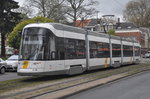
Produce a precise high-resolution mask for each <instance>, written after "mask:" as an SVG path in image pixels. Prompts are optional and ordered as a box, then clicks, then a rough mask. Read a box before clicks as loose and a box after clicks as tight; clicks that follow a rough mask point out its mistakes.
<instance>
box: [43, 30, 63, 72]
mask: <svg viewBox="0 0 150 99" xmlns="http://www.w3.org/2000/svg"><path fill="white" fill-rule="evenodd" d="M46 38H47V39H45V40H46V42H47V43H46V44H47V45H45V46H47V48H46V49H45V50H46V51H47V53H46V55H45V56H47V57H48V60H47V61H46V62H45V71H47V72H48V71H60V70H63V69H64V60H62V59H63V57H64V55H63V48H61V47H63V44H64V43H63V38H60V37H56V36H55V35H54V34H53V33H52V32H50V33H48V34H47V36H46ZM46 51H45V52H46Z"/></svg>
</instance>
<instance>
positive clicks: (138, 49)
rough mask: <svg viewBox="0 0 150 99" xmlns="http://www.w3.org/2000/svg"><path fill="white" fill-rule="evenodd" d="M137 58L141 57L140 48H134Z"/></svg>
mask: <svg viewBox="0 0 150 99" xmlns="http://www.w3.org/2000/svg"><path fill="white" fill-rule="evenodd" d="M134 51H135V56H140V47H134Z"/></svg>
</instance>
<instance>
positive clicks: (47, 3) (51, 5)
mask: <svg viewBox="0 0 150 99" xmlns="http://www.w3.org/2000/svg"><path fill="white" fill-rule="evenodd" d="M64 1H65V0H28V2H27V4H29V5H30V6H31V7H33V8H34V9H35V10H37V12H38V13H37V15H41V16H44V17H48V18H51V19H54V20H55V21H59V20H65V17H64V15H65V11H66V9H65V8H64V6H63V2H64Z"/></svg>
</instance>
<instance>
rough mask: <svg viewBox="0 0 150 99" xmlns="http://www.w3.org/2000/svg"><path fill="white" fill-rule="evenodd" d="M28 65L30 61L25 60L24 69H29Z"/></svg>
mask: <svg viewBox="0 0 150 99" xmlns="http://www.w3.org/2000/svg"><path fill="white" fill-rule="evenodd" d="M28 65H29V62H28V61H24V62H23V69H27V68H28Z"/></svg>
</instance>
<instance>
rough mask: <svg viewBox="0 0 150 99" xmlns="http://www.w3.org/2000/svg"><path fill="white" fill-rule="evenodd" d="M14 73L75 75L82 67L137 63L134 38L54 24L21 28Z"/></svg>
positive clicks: (138, 55) (138, 53) (137, 44)
mask: <svg viewBox="0 0 150 99" xmlns="http://www.w3.org/2000/svg"><path fill="white" fill-rule="evenodd" d="M19 56H20V58H19V64H18V75H24V76H27V75H60V74H69V75H72V74H78V73H82V72H84V71H86V70H94V69H99V68H108V67H119V66H121V65H124V64H133V63H139V60H140V45H139V43H137V42H136V41H135V40H131V39H127V38H120V37H116V36H110V35H106V34H102V33H97V32H92V31H87V30H84V29H80V28H76V27H71V26H67V25H63V24H58V23H36V24H29V25H27V26H25V27H24V30H23V33H22V41H21V47H20V55H19Z"/></svg>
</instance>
